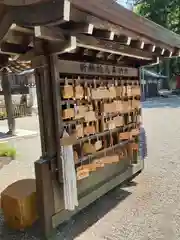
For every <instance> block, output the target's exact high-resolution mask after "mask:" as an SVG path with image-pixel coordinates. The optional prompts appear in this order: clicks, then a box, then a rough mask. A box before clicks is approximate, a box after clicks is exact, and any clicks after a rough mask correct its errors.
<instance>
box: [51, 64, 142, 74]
mask: <svg viewBox="0 0 180 240" xmlns="http://www.w3.org/2000/svg"><path fill="white" fill-rule="evenodd" d="M55 66H56V71H58V72H60V73H68V74H87V75H96V76H97V75H109V76H124V77H138V69H136V68H128V67H117V66H112V65H104V64H93V63H83V62H74V61H64V60H57V61H56V65H55Z"/></svg>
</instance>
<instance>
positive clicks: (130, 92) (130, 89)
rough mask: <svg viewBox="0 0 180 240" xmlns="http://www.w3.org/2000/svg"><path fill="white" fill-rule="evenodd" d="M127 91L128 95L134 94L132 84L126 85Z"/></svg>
mask: <svg viewBox="0 0 180 240" xmlns="http://www.w3.org/2000/svg"><path fill="white" fill-rule="evenodd" d="M126 91H127V97H131V96H132V87H131V86H130V85H127V86H126Z"/></svg>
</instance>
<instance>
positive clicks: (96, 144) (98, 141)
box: [94, 140, 102, 151]
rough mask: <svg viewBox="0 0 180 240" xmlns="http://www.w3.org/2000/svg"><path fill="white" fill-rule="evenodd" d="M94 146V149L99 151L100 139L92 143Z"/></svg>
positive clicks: (100, 147)
mask: <svg viewBox="0 0 180 240" xmlns="http://www.w3.org/2000/svg"><path fill="white" fill-rule="evenodd" d="M94 147H95V149H96V151H99V150H101V149H102V141H101V140H97V141H96V142H95V144H94Z"/></svg>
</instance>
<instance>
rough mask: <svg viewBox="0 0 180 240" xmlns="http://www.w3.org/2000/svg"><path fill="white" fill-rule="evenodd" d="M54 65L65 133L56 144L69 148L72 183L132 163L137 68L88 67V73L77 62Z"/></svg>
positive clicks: (136, 122)
mask: <svg viewBox="0 0 180 240" xmlns="http://www.w3.org/2000/svg"><path fill="white" fill-rule="evenodd" d="M57 61H60V62H61V64H59V66H60V65H63V68H62V69H63V72H61V69H59V74H58V81H57V82H58V86H59V96H58V98H59V102H60V103H61V104H60V105H61V107H60V112H61V113H60V116H61V119H60V121H61V122H62V125H63V128H64V129H65V130H66V131H67V132H68V134H69V137H66V138H61V139H60V144H61V145H73V149H74V161H75V164H76V171H77V180H79V181H81V180H83V179H85V178H88V177H89V176H90V175H91V173H92V172H95V171H98V170H99V169H100V168H104V167H105V166H107V165H109V164H117V163H119V162H120V161H122V160H123V159H128V158H129V163H128V164H132V163H133V159H131V156H132V154H131V151H130V146H132V145H131V143H133V142H135V140H136V141H137V136H138V135H139V126H140V116H141V111H140V93H141V90H140V83H139V80H138V71H137V69H133V68H121V69H120V68H118V67H114V69H113V66H108V65H107V66H106V65H99V66H97V65H94V66H93V65H92V64H91V66H90V67H89V70H88V67H86V69H84V68H83V67H82V65H81V64H82V63H77V62H70V61H66V62H63V63H62V61H61V60H57ZM78 66H79V68H78ZM98 67H99V69H100V68H101V72H96V70H97V69H98ZM66 69H68V70H66ZM78 69H79V71H78ZM102 69H104V71H105V69H106V72H105V73H104V74H103V73H102V71H103V70H102ZM112 69H113V71H114V76H113V71H112ZM73 70H75V72H73ZM65 71H67V72H65ZM80 71H81V72H80ZM84 71H86V72H84ZM91 71H95V72H91ZM99 71H100V70H99ZM107 73H109V74H107ZM117 73H119V76H118V74H117ZM123 74H124V75H123ZM61 132H62V129H61ZM133 149H134V150H135V151H138V149H137V148H136V149H135V148H133Z"/></svg>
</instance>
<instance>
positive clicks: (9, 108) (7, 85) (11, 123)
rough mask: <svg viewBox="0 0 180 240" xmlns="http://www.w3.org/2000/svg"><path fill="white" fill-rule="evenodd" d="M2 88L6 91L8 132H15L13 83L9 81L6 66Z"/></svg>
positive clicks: (3, 72) (11, 133)
mask: <svg viewBox="0 0 180 240" xmlns="http://www.w3.org/2000/svg"><path fill="white" fill-rule="evenodd" d="M2 89H3V93H4V102H5V106H6V112H7V117H8V129H9V131H8V134H10V135H14V134H15V118H14V114H13V104H12V96H11V84H10V82H9V77H8V71H7V69H6V68H4V69H3V71H2Z"/></svg>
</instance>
